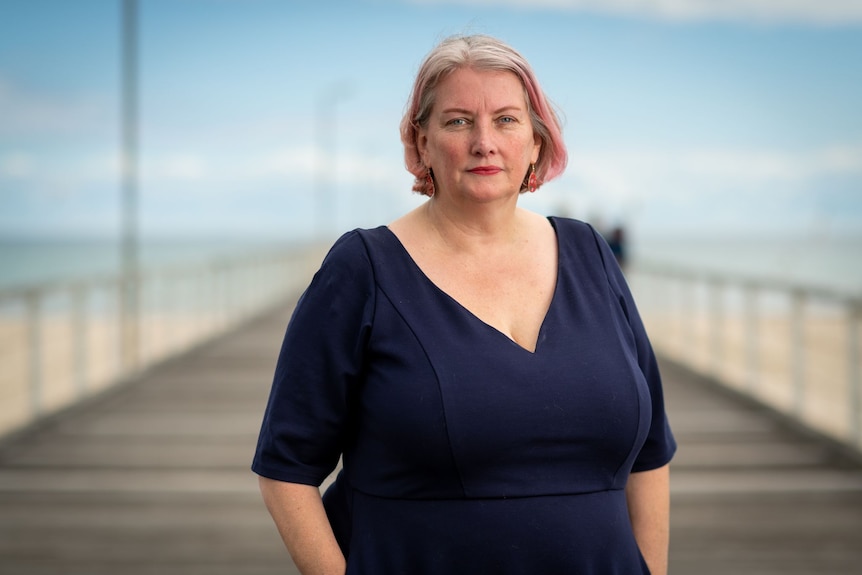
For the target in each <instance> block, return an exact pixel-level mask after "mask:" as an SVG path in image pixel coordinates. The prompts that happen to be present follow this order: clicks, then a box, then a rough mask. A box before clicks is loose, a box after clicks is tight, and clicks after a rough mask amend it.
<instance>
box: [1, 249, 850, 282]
mask: <svg viewBox="0 0 862 575" xmlns="http://www.w3.org/2000/svg"><path fill="white" fill-rule="evenodd" d="M290 248H291V244H288V243H274V242H262V241H258V242H253V241H248V240H172V241H168V240H161V241H149V242H143V243H142V244H141V247H140V256H139V257H140V262H141V266H142V268H143V269H149V268H158V267H162V266H173V265H187V264H195V263H201V262H205V261H209V260H214V259H217V258H222V257H230V256H241V255H244V254H253V253H257V252H261V251H271V250H287V249H290ZM627 250H628V253H629V254H630V257H631V260H632V261H633V262H634V263H639V262H643V263H651V264H661V265H666V266H673V267H676V268H682V269H686V270H692V271H700V272H710V273H713V274H718V275H726V276H731V277H733V278H754V279H768V280H776V281H781V282H786V283H792V284H797V285H801V286H806V287H819V288H826V289H830V290H835V291H839V292H841V293H845V294H850V295H856V296H862V235H859V236H846V237H841V238H835V237H821V238H802V237H795V238H794V237H783V238H760V239H754V238H734V239H706V238H699V239H698V238H691V237H676V238H670V237H666V238H636V239H635V241H632V242H631V243H630V245H628V246H627ZM119 270H120V248H119V246H118V244H117V243H116V242H109V241H98V240H74V241H56V240H50V241H49V240H15V241H10V240H0V289H6V288H13V287H22V286H29V285H35V284H40V283H45V282H55V281H65V280H85V279H87V278H92V277H94V276H110V275H114V274H117V273H118V272H119Z"/></svg>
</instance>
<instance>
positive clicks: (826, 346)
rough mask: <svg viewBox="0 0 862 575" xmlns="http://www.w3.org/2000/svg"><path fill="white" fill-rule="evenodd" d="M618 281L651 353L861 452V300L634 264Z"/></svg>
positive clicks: (811, 289)
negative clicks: (628, 291)
mask: <svg viewBox="0 0 862 575" xmlns="http://www.w3.org/2000/svg"><path fill="white" fill-rule="evenodd" d="M627 276H628V279H629V281H630V283H631V285H632V289H633V291H634V292H635V294H636V297H637V300H638V307H639V309H640V312H641V315H642V316H643V318H644V322H645V324H646V325H647V329H648V330H649V333H650V339H651V340H652V342H653V346H654V347H655V348H656V351H657V352H658V353H659V354H662V355H664V356H666V357H668V358H670V359H673V360H675V361H677V362H679V363H682V364H685V365H687V366H689V367H691V368H693V369H694V370H696V371H699V372H701V373H705V374H707V375H709V376H711V377H712V378H713V379H715V380H717V381H719V382H720V383H722V384H724V385H726V386H729V387H731V388H733V389H735V390H737V391H739V392H742V393H744V394H746V395H749V396H751V397H753V398H755V399H757V400H758V401H760V402H762V403H764V404H767V405H769V406H770V407H772V408H774V409H777V410H779V411H780V412H782V413H785V414H786V415H788V416H790V417H792V418H793V419H795V420H796V421H798V422H800V423H802V424H803V425H805V426H808V427H809V428H812V429H814V430H816V431H818V432H820V433H823V434H826V435H828V436H831V437H833V438H834V439H836V440H838V441H840V442H842V443H844V444H845V445H848V446H850V447H851V448H853V449H855V450H857V451H859V450H862V379H860V374H862V341H860V336H859V334H860V323H862V296H855V295H852V294H847V293H840V292H837V291H832V290H828V289H823V288H816V287H806V286H801V285H795V284H790V283H784V282H779V281H768V280H756V279H750V278H732V277H727V276H721V275H713V274H708V273H697V272H693V271H690V270H688V271H687V270H682V269H675V268H671V267H663V266H657V265H649V264H643V263H641V264H638V265H636V266H634V267H633V268H632V269H630V270H627Z"/></svg>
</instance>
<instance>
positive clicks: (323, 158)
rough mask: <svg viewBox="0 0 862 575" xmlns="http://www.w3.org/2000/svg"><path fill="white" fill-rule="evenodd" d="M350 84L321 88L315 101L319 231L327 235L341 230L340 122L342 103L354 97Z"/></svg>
mask: <svg viewBox="0 0 862 575" xmlns="http://www.w3.org/2000/svg"><path fill="white" fill-rule="evenodd" d="M351 93H352V91H351V88H350V85H349V84H348V83H347V82H345V81H342V82H336V83H334V84H331V85H329V86H327V87H326V88H324V89H323V90H321V91H320V93H319V94H318V96H317V101H316V102H315V126H314V128H315V135H316V142H315V144H316V145H315V163H316V165H315V170H314V196H315V210H316V217H315V219H316V221H317V235H318V236H320V237H324V236H327V235H329V234H331V233H334V232H335V231H336V230H337V226H336V225H333V224H332V222H337V221H338V197H337V196H338V189H337V175H338V159H337V146H336V144H337V142H336V136H337V127H336V126H337V123H336V117H335V113H336V108H337V106H338V103H339V102H341V101H344V100H346V99H347V98H349V97H350V95H351Z"/></svg>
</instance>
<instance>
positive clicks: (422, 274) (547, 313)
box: [380, 216, 562, 356]
mask: <svg viewBox="0 0 862 575" xmlns="http://www.w3.org/2000/svg"><path fill="white" fill-rule="evenodd" d="M547 219H548V222H550V224H551V227H552V228H553V230H554V237H555V238H556V241H557V270H556V274H555V276H556V279H555V281H554V290H553V294H552V295H551V301H550V303H549V304H548V309H546V310H545V314H544V316H543V317H542V322H541V323H540V324H539V330H538V332H536V342H535V345H534V347H533V349H532V350H530V349H528V348H526V347H524V346H523V345H521V344H520V343H518V342H517V341H515V340H514V339H513V338H511V337H510V336H509V335H507V334H505V333H503V332H502V331H500V329H498V328H496V327H494V326H493V325H491V324H489V323H488V322H486V321H485V320H483V319H482V318H480V317H479V316H478V315H476V314H475V313H474V312H473V311H471V310H470V308H468V307H467V306H465V305H464V304H462V303H461V302H460V301H458V300H457V299H455V298H454V297H452V295H450V294H449V293H448V292H447V291H445V290H444V289H442V288H441V287H440V286H438V285H437V284H436V283H434V281H433V280H432V279H431V278H430V277H428V275H427V274H426V273H425V271H424V270H423V269H422V268H421V267H420V266H419V264H418V263H416V260H414V259H413V256H412V255H410V252H409V251H408V250H407V248H406V247H405V246H404V244H403V243H401V240H400V239H399V238H398V236H396V235H395V233H394V232H393V231H392V230H390V229H389V227H388V226H380V227H381V229H383V230H386V233H387V234H388V235H389V236H390V237H391V238H392V239H393V240H394V241H395V244H396V245H397V246H398V249H399V251H400V253H401V254H402V255H403V256H404V257H405V258H406V259H407V261H408V262H409V265H411V266H412V267H413V269H414V270H415V271H416V272H417V273H418V274H419V276H420V277H421V278H422V280H423V281H425V282H427V283H428V284H429V285H430V286H431V287H432V288H434V290H435V291H436V292H437V293H439V294H441V295H442V296H443V297H444V298H445V299H447V300H448V301H450V302H452V303H454V304H455V305H456V306H458V307H459V308H460V309H461V310H462V311H463V312H464V313H465V314H466V315H467V316H469V317H470V318H472V319H473V320H474V321H477V322H479V323H480V324H482V325H483V326H485V327H486V328H488V329H490V330H492V331H493V332H495V333H497V334H498V335H499V336H500V337H503V338H505V339H506V341H508V342H509V343H511V344H512V345H514V346H516V347H517V348H519V349H520V350H522V351H523V352H525V353H527V354H529V355H531V356H535V355H537V354H538V352H539V347H540V344H541V343H542V334H543V332H544V331H545V327H546V324H547V323H548V317H549V316H550V315H551V310H552V309H553V308H554V304H555V302H556V301H557V300H558V299H559V298H558V295H557V294H558V292H559V290H560V268H561V261H562V244H561V242H560V234H559V228H558V227H557V225H556V222H555V221H554V218H553V217H551V216H548V217H547Z"/></svg>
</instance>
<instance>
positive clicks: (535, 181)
mask: <svg viewBox="0 0 862 575" xmlns="http://www.w3.org/2000/svg"><path fill="white" fill-rule="evenodd" d="M527 189H528V190H529V191H530V192H531V193H532V192H535V191H536V190H538V189H539V178H537V177H536V164H530V177H529V178H528V179H527Z"/></svg>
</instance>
